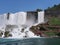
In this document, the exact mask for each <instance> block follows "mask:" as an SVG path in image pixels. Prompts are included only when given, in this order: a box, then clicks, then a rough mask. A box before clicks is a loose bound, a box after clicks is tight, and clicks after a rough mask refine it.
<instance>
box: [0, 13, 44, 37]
mask: <svg viewBox="0 0 60 45" xmlns="http://www.w3.org/2000/svg"><path fill="white" fill-rule="evenodd" d="M36 16H37V19H36ZM36 16H35V15H32V14H27V12H18V13H14V14H12V13H11V14H10V15H9V19H8V20H7V15H0V20H1V21H0V26H1V27H4V28H3V29H4V30H3V31H4V33H3V35H2V38H3V37H5V35H4V34H5V32H6V31H8V35H7V37H6V38H33V37H40V36H37V35H35V34H34V33H33V32H31V31H30V27H31V26H36V25H38V24H40V23H42V22H44V12H38V14H37V15H36ZM36 21H37V22H36ZM1 27H0V28H1Z"/></svg>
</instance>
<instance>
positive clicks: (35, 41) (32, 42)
mask: <svg viewBox="0 0 60 45" xmlns="http://www.w3.org/2000/svg"><path fill="white" fill-rule="evenodd" d="M0 45H60V38H27V39H6V38H0Z"/></svg>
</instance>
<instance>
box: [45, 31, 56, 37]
mask: <svg viewBox="0 0 60 45" xmlns="http://www.w3.org/2000/svg"><path fill="white" fill-rule="evenodd" d="M44 34H46V35H48V36H49V37H50V36H56V34H55V33H54V32H44Z"/></svg>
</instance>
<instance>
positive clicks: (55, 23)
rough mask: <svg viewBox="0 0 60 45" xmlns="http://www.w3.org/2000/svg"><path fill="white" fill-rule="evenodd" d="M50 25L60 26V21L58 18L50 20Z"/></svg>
mask: <svg viewBox="0 0 60 45" xmlns="http://www.w3.org/2000/svg"><path fill="white" fill-rule="evenodd" d="M49 24H50V25H60V19H59V18H56V17H52V18H50V19H49Z"/></svg>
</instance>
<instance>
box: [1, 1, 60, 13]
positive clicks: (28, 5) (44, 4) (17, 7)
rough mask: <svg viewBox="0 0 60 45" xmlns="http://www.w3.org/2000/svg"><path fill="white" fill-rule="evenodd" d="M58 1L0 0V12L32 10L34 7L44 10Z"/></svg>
mask: <svg viewBox="0 0 60 45" xmlns="http://www.w3.org/2000/svg"><path fill="white" fill-rule="evenodd" d="M59 3H60V0H0V14H3V13H8V12H11V13H15V12H19V11H33V10H36V9H43V10H44V9H46V8H48V7H52V6H53V5H54V4H56V5H58V4H59Z"/></svg>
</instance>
